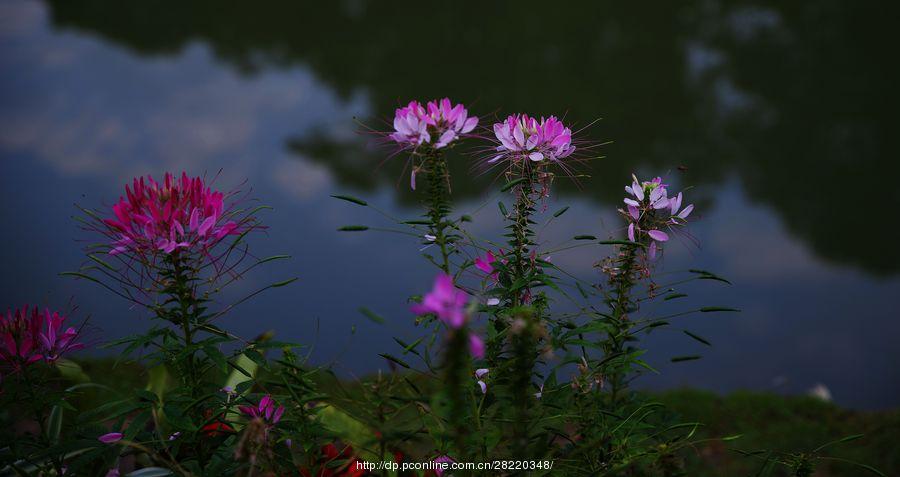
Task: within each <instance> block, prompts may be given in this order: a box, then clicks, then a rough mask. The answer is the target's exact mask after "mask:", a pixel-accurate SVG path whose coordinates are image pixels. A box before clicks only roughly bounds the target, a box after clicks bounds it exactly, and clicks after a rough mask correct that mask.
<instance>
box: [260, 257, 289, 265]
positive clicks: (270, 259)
mask: <svg viewBox="0 0 900 477" xmlns="http://www.w3.org/2000/svg"><path fill="white" fill-rule="evenodd" d="M286 258H291V256H290V255H272V256H271V257H266V258H264V259H262V260H260V261H258V262H256V264H257V265H262V264H264V263H266V262H273V261H275V260H284V259H286Z"/></svg>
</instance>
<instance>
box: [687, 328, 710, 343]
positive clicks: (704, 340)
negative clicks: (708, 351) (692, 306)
mask: <svg viewBox="0 0 900 477" xmlns="http://www.w3.org/2000/svg"><path fill="white" fill-rule="evenodd" d="M682 331H684V334H686V335H688V336H690V337H691V338H694V339H695V340H697V341H699V342H701V343H703V344H705V345H706V346H712V343H710V342H709V341H707V340H706V339H705V338H703V337H701V336H698V335H695V334H694V333H691V332H690V331H688V330H682Z"/></svg>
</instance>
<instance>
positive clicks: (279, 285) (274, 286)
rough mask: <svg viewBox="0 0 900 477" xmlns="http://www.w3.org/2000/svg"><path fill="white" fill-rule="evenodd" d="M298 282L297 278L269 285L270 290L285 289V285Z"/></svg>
mask: <svg viewBox="0 0 900 477" xmlns="http://www.w3.org/2000/svg"><path fill="white" fill-rule="evenodd" d="M297 280H299V278H297V277H294V278H289V279H287V280H284V281H280V282H276V283H273V284H271V285H269V288H278V287H283V286H285V285H290V284H291V283H294V282H296V281H297Z"/></svg>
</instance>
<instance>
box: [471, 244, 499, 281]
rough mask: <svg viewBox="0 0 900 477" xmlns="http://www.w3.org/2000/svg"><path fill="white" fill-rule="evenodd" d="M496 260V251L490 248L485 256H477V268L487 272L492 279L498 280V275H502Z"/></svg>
mask: <svg viewBox="0 0 900 477" xmlns="http://www.w3.org/2000/svg"><path fill="white" fill-rule="evenodd" d="M501 253H502V250H501ZM496 261H497V257H496V256H494V252H492V251H490V250H488V251H487V253H486V254H485V255H484V258H481V257H475V268H477V269H479V270H481V271H482V272H484V273H485V274H487V276H488V277H490V278H491V279H492V280H497V277H498V276H499V275H500V270H499V269H497V267H495V266H494V262H496Z"/></svg>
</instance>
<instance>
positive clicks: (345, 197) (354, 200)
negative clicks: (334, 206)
mask: <svg viewBox="0 0 900 477" xmlns="http://www.w3.org/2000/svg"><path fill="white" fill-rule="evenodd" d="M332 197H334V198H335V199H340V200H346V201H347V202H352V203H354V204H357V205H361V206H363V207H365V206H367V205H369V203H368V202H366V201H364V200H362V199H357V198H356V197H353V196H350V195H333V196H332Z"/></svg>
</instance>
